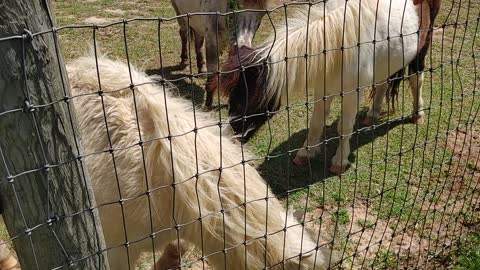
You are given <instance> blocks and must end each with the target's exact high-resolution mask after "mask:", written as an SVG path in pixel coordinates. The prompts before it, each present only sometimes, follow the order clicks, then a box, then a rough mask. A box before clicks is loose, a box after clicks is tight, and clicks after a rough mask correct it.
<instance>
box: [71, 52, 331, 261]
mask: <svg viewBox="0 0 480 270" xmlns="http://www.w3.org/2000/svg"><path fill="white" fill-rule="evenodd" d="M98 70H99V77H100V83H99V82H98V79H97V65H96V61H95V58H94V57H93V56H88V57H82V58H79V59H77V60H75V61H73V62H71V63H70V64H69V65H68V67H67V71H68V75H69V79H70V85H71V91H72V96H74V98H73V104H74V108H75V112H76V116H77V119H78V123H79V130H80V135H81V139H82V144H83V147H84V152H85V155H86V156H85V159H84V160H85V162H86V165H87V168H88V172H89V174H90V176H91V179H92V185H93V190H94V193H95V199H96V202H97V205H101V206H100V207H99V213H100V218H101V222H102V226H103V232H104V235H105V239H106V243H107V247H108V248H112V247H113V248H112V249H109V250H108V258H109V263H110V269H115V270H122V269H129V268H130V269H133V268H134V267H135V264H136V262H137V260H138V258H139V256H140V254H141V253H142V252H152V238H151V237H150V235H151V234H152V233H156V235H155V238H154V246H155V249H156V250H159V249H160V248H163V247H165V246H166V245H167V244H168V243H169V242H171V241H174V240H177V239H178V238H181V239H184V240H186V241H187V242H188V243H192V244H194V245H195V246H196V247H197V248H198V249H200V250H202V249H203V254H204V256H205V257H206V260H207V261H208V262H209V264H210V265H211V266H213V267H214V268H215V269H224V268H225V267H226V268H228V269H263V268H264V267H265V266H267V267H271V266H274V267H273V268H282V261H283V259H284V258H285V265H286V267H285V268H286V269H299V268H301V269H313V268H314V264H315V269H325V268H327V267H328V264H329V258H330V252H329V251H328V249H327V248H323V247H322V248H318V247H317V241H316V237H315V238H314V237H312V236H311V235H309V234H308V233H307V232H306V231H305V230H304V228H303V227H302V226H301V225H300V224H298V222H297V221H296V220H295V219H294V218H293V216H291V215H290V214H288V215H287V213H286V211H285V209H284V207H283V206H282V205H281V203H280V202H279V201H278V200H277V199H276V198H275V196H274V195H273V194H272V193H271V191H270V190H269V188H268V186H267V184H266V183H265V182H264V181H263V179H262V178H261V176H260V175H259V174H258V172H257V171H256V170H255V168H253V167H252V166H250V165H249V164H248V163H245V165H242V164H241V161H242V156H243V155H246V156H248V153H242V150H241V148H240V146H239V145H237V144H235V143H233V142H232V141H231V139H230V138H226V137H221V136H220V134H219V133H220V132H219V130H220V128H219V127H218V125H217V124H216V123H215V122H214V121H212V120H211V119H210V118H209V116H208V115H207V114H205V113H203V112H198V111H197V112H195V114H194V111H193V110H192V105H191V103H190V102H189V101H186V100H183V99H181V98H179V97H176V96H174V95H173V94H171V93H170V90H171V89H169V88H171V87H170V86H166V87H165V88H166V89H164V87H162V86H160V85H158V84H156V83H155V81H154V80H153V79H152V78H149V77H147V76H146V75H145V74H144V73H142V72H139V71H137V70H136V69H135V68H133V67H131V78H132V81H133V83H134V84H135V85H136V86H135V87H134V88H133V90H132V89H130V87H129V86H130V83H131V81H130V77H129V69H128V66H127V65H126V64H124V63H122V62H120V61H112V60H109V59H107V58H105V57H99V58H98ZM99 85H100V89H101V90H102V91H103V93H102V94H101V96H102V97H101V96H100V95H99V93H98V91H99ZM102 99H103V103H102ZM105 118H106V119H105ZM195 119H196V121H195ZM195 123H196V126H197V127H198V129H195ZM106 124H107V125H108V133H107V126H106ZM194 130H196V132H194ZM140 136H141V138H140ZM168 138H171V139H170V140H169V139H168ZM109 141H111V146H110V143H109ZM141 141H142V142H143V143H140V142H141ZM141 145H142V146H143V151H142V147H141ZM110 149H112V150H113V151H109V150H110ZM172 157H173V160H172ZM144 161H145V162H144ZM144 168H145V170H144ZM219 168H223V169H222V170H219ZM197 173H198V174H197ZM195 176H198V178H197V177H195ZM147 184H148V187H147ZM120 194H121V195H120ZM147 194H149V195H148V196H147ZM267 196H268V200H265V198H266V197H267ZM121 199H122V200H123V201H122V205H121V204H120V203H119V202H120V200H121ZM149 201H150V205H151V210H150V208H149ZM245 202H246V204H244V203H245ZM222 204H223V205H222ZM267 206H268V207H267ZM122 207H123V210H122ZM222 209H224V210H222ZM267 210H268V212H267ZM150 211H151V212H150ZM222 212H224V216H223V215H222ZM150 213H151V214H150ZM287 217H288V218H287ZM177 224H178V226H177V228H178V235H177V230H176V228H175V227H176V225H177ZM245 224H247V225H246V226H247V227H246V228H245ZM285 228H286V230H284V229H285ZM157 232H158V233H157ZM285 232H286V235H284V234H285ZM264 236H267V240H266V241H265V238H264ZM284 237H285V239H284ZM245 241H246V243H247V244H246V247H247V250H246V252H245V245H244V242H245ZM126 242H128V243H129V245H128V248H127V247H126V245H125V243H126ZM224 249H226V250H227V252H226V253H224V252H223V250H224ZM265 253H266V254H265ZM127 254H128V256H127ZM300 254H302V255H301V256H300ZM245 255H247V257H246V258H245ZM265 259H266V261H265ZM246 264H247V265H246ZM299 264H300V265H299Z"/></svg>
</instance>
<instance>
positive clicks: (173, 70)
mask: <svg viewBox="0 0 480 270" xmlns="http://www.w3.org/2000/svg"><path fill="white" fill-rule="evenodd" d="M184 70H185V68H183V67H181V66H180V65H175V66H170V67H164V68H163V69H148V70H146V71H145V73H146V74H147V75H149V76H152V75H158V76H161V77H162V78H163V79H165V80H167V81H168V82H170V83H172V84H173V85H175V86H176V88H177V89H178V94H179V95H180V96H181V97H183V98H185V99H190V100H193V101H194V103H195V104H196V105H203V102H204V95H205V89H204V84H205V78H206V77H204V76H202V75H198V74H197V73H193V74H191V73H190V72H189V71H184ZM182 71H183V72H182ZM192 75H193V76H192Z"/></svg>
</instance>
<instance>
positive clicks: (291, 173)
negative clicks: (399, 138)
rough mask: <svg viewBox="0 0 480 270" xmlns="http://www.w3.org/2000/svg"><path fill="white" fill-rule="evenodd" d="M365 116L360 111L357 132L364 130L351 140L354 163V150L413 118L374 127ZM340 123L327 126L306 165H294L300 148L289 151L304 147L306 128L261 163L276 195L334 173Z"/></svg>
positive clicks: (355, 128) (318, 180) (281, 195)
mask: <svg viewBox="0 0 480 270" xmlns="http://www.w3.org/2000/svg"><path fill="white" fill-rule="evenodd" d="M365 115H366V111H362V112H361V113H359V115H358V117H357V119H356V122H355V127H354V131H357V130H359V129H360V131H359V132H357V133H355V134H354V135H353V136H352V138H351V140H350V147H351V154H350V156H349V158H348V159H349V161H350V162H351V163H352V164H353V163H354V161H355V156H354V153H355V152H356V150H357V149H358V148H360V147H362V146H364V145H367V144H369V143H371V142H372V141H374V140H375V139H376V138H377V137H381V136H384V135H386V134H387V132H389V130H391V129H393V128H395V127H397V126H399V125H401V124H406V123H410V119H404V120H401V119H398V120H390V121H389V122H382V123H377V124H376V126H375V127H374V128H370V127H365V126H363V125H362V124H361V120H363V118H364V117H365ZM337 123H338V120H337V121H335V122H334V123H332V124H331V125H329V126H327V127H326V137H325V138H326V139H322V141H321V144H320V146H319V147H320V151H319V153H318V154H317V155H316V156H315V157H314V158H313V159H311V160H310V162H309V164H308V165H306V166H304V167H299V166H297V165H295V164H293V162H292V159H293V158H294V157H295V155H296V151H293V152H290V154H288V152H289V150H293V149H298V148H301V147H302V145H303V142H304V140H305V139H306V137H307V130H306V129H305V130H302V131H300V132H297V133H295V134H292V135H291V136H290V138H289V140H287V141H285V142H283V143H282V144H280V145H279V146H278V147H276V148H275V149H273V150H272V151H271V152H270V155H269V157H270V158H268V159H267V160H265V161H264V162H263V163H261V164H260V165H259V166H258V170H259V171H260V174H261V175H262V176H263V178H264V179H265V180H266V181H267V183H268V184H269V185H270V187H271V188H272V191H273V192H274V193H275V195H277V196H279V197H284V196H286V194H287V192H289V191H293V190H297V189H302V188H304V187H306V186H307V185H311V184H314V183H318V182H322V181H324V180H325V179H327V178H330V177H332V176H334V175H332V174H331V173H330V172H329V171H328V167H329V166H330V164H331V159H332V158H333V156H334V155H335V151H336V149H337V146H338V142H339V139H338V133H337ZM349 170H352V168H349Z"/></svg>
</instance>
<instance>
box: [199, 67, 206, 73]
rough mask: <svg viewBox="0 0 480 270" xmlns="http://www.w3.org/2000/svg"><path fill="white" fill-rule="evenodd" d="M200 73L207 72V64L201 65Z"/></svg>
mask: <svg viewBox="0 0 480 270" xmlns="http://www.w3.org/2000/svg"><path fill="white" fill-rule="evenodd" d="M198 73H207V67H206V66H205V65H203V66H201V67H199V68H198Z"/></svg>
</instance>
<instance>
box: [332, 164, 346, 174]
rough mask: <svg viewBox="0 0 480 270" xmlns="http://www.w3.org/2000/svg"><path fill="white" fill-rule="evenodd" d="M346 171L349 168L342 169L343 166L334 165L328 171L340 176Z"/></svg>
mask: <svg viewBox="0 0 480 270" xmlns="http://www.w3.org/2000/svg"><path fill="white" fill-rule="evenodd" d="M346 169H347V167H342V166H338V165H335V164H332V165H330V168H328V171H329V172H331V173H332V174H334V175H339V174H341V173H343V172H345V171H346Z"/></svg>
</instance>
